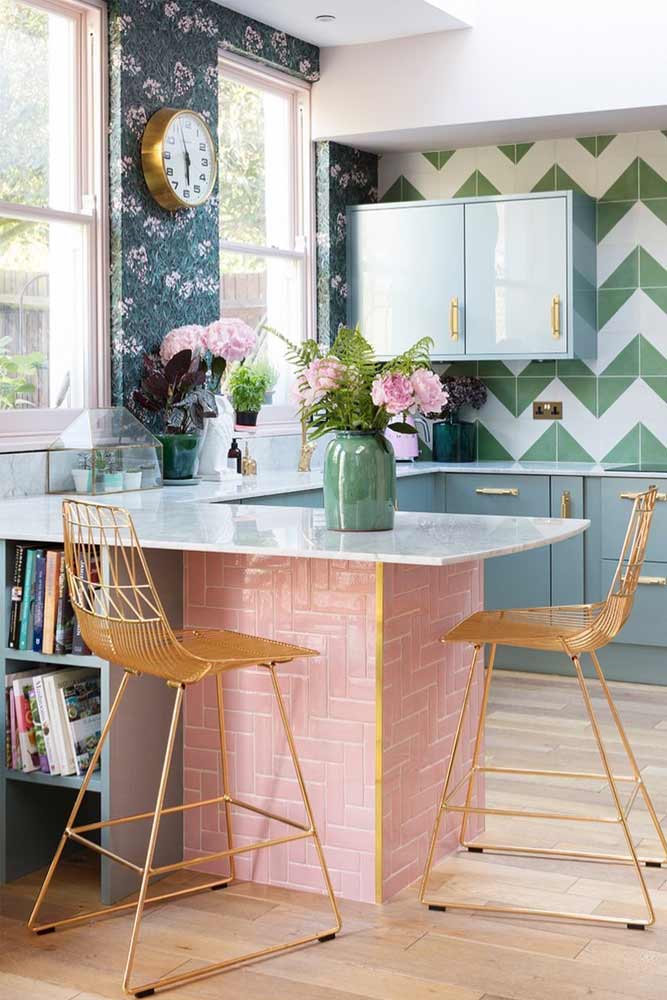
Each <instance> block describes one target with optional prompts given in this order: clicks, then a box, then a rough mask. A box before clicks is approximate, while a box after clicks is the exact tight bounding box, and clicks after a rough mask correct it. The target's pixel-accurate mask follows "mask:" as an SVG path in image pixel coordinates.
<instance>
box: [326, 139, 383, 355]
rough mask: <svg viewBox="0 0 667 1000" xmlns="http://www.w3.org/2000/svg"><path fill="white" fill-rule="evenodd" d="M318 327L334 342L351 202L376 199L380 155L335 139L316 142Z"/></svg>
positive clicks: (340, 318) (343, 307)
mask: <svg viewBox="0 0 667 1000" xmlns="http://www.w3.org/2000/svg"><path fill="white" fill-rule="evenodd" d="M316 145H317V149H316V192H317V194H316V202H317V236H316V239H317V327H318V337H319V340H320V341H321V342H323V343H331V341H332V340H333V338H334V337H335V336H336V332H337V330H338V328H339V326H340V325H341V324H345V323H346V321H347V265H346V233H345V225H346V216H345V210H346V208H347V207H348V205H365V204H368V203H369V202H374V201H377V197H378V157H377V156H376V155H375V153H364V152H362V151H361V150H359V149H352V148H351V147H349V146H342V145H341V144H340V143H337V142H318V143H317V144H316Z"/></svg>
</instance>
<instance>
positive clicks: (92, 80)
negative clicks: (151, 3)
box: [0, 0, 111, 452]
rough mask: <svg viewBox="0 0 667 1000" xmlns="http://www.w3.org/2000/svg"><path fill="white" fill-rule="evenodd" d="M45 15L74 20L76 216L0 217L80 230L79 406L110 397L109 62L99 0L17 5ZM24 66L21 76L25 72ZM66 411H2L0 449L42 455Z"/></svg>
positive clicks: (68, 416)
mask: <svg viewBox="0 0 667 1000" xmlns="http://www.w3.org/2000/svg"><path fill="white" fill-rule="evenodd" d="M21 2H23V3H26V4H27V5H29V6H32V7H37V8H40V9H42V10H44V11H46V12H48V13H54V14H64V15H66V16H67V17H70V18H72V17H73V18H74V20H75V32H76V44H75V74H76V81H77V87H76V92H77V103H78V107H77V109H76V113H77V129H76V143H77V148H76V151H75V155H76V157H77V160H78V164H79V169H78V171H77V178H78V181H79V185H78V190H77V191H76V200H77V206H76V211H71V212H70V211H67V212H66V211H60V210H57V209H52V208H41V207H36V206H32V205H20V204H15V203H10V202H4V201H0V215H1V216H4V217H5V218H11V219H19V220H23V221H27V222H45V223H48V222H73V223H77V224H78V225H80V226H82V227H83V228H84V232H85V242H86V248H87V254H86V264H87V267H86V271H87V273H86V281H87V285H88V292H89V294H88V304H89V317H88V331H89V335H90V339H89V342H88V351H87V357H86V370H85V373H84V379H85V390H86V395H85V399H84V405H85V406H86V407H96V406H108V405H109V404H110V400H111V352H110V348H111V343H110V333H109V329H110V325H109V249H108V247H109V219H108V204H109V190H108V148H107V133H108V114H107V108H108V83H107V81H108V58H107V4H106V2H105V0H21ZM29 71H30V70H29V67H26V72H29ZM79 412H81V411H80V410H71V409H62V408H58V409H54V408H51V409H22V410H6V411H3V412H2V413H1V414H0V452H8V451H36V450H41V449H43V448H45V447H48V445H49V444H50V443H51V442H52V441H53V439H54V437H56V436H57V434H58V433H59V431H60V430H62V429H63V428H64V427H66V426H67V424H68V423H69V422H70V421H71V420H72V418H73V416H75V415H76V414H77V413H79Z"/></svg>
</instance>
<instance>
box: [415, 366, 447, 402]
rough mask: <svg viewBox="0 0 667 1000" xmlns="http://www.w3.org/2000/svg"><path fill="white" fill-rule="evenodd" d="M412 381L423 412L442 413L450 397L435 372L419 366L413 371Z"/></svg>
mask: <svg viewBox="0 0 667 1000" xmlns="http://www.w3.org/2000/svg"><path fill="white" fill-rule="evenodd" d="M410 381H411V382H412V388H413V390H414V394H415V399H416V400H417V405H418V406H419V409H420V410H421V412H422V413H440V411H441V410H442V408H443V406H444V405H445V404H446V402H447V400H448V398H449V397H448V395H447V393H446V392H445V390H444V389H443V388H442V383H441V381H440V379H439V378H438V376H437V375H436V374H435V372H430V371H429V370H428V368H418V369H417V371H416V372H413V373H412V375H411V377H410Z"/></svg>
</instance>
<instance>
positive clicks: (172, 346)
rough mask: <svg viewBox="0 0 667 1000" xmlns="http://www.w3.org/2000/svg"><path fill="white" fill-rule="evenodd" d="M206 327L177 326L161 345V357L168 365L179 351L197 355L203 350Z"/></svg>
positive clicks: (193, 325)
mask: <svg viewBox="0 0 667 1000" xmlns="http://www.w3.org/2000/svg"><path fill="white" fill-rule="evenodd" d="M203 334H204V327H203V326H197V325H196V324H195V323H192V324H190V326H177V327H176V329H175V330H170V331H169V333H168V334H167V335H166V337H165V338H164V340H163V341H162V343H161V344H160V357H161V358H162V360H163V362H164V363H165V364H166V363H167V362H168V361H171V359H172V358H173V356H174V355H175V354H178V353H179V351H192V353H193V354H197V352H198V351H201V350H202V349H203V342H202V340H203Z"/></svg>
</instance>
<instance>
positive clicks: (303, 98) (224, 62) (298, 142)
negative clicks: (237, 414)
mask: <svg viewBox="0 0 667 1000" xmlns="http://www.w3.org/2000/svg"><path fill="white" fill-rule="evenodd" d="M218 74H219V75H220V76H222V75H224V76H226V77H229V78H231V79H233V80H235V81H236V82H238V83H245V84H246V85H248V86H253V85H254V86H261V87H262V89H265V90H274V91H275V92H277V93H280V94H282V95H288V96H289V98H290V128H291V136H290V138H291V148H292V150H293V153H294V155H293V157H292V164H291V166H292V169H291V179H290V184H291V197H292V209H293V211H292V220H291V223H292V225H291V229H292V236H293V244H294V248H293V249H284V248H279V247H275V246H265V245H262V244H259V245H256V244H252V243H238V242H236V241H234V240H224V239H221V240H220V250H221V251H230V252H231V253H243V254H248V255H250V256H252V255H254V256H257V257H273V258H283V259H288V260H298V261H301V262H302V266H303V275H304V280H303V296H302V310H303V313H302V324H301V328H302V330H303V336H304V339H308V338H309V337H313V336H314V332H313V331H314V330H315V329H316V283H315V255H314V247H315V185H314V183H313V172H314V158H313V144H312V141H311V116H310V106H311V101H310V96H311V85H310V84H309V83H307V82H306V81H304V80H299V79H296V78H295V77H291V76H288V75H287V74H286V73H283V72H280V71H279V70H274V69H272V68H271V67H268V66H260V65H258V64H257V63H254V62H251V61H250V60H248V59H244V58H243V57H242V56H236V55H234V54H232V53H229V52H226V51H225V50H221V51H220V53H219V57H218ZM299 242H300V243H301V245H302V246H301V249H297V244H298V243H299ZM221 278H222V276H221ZM221 288H222V280H221ZM300 432H301V424H300V422H299V416H298V412H297V409H296V406H295V405H290V404H282V405H278V404H274V405H265V406H263V407H262V410H261V413H260V417H259V421H258V425H257V428H256V430H254V431H250V432H249V433H248V436H257V435H260V436H261V435H263V434H266V435H271V436H275V435H278V434H297V433H300ZM237 436H238V434H237ZM241 436H242V437H243V436H246V435H245V434H244V432H241Z"/></svg>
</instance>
